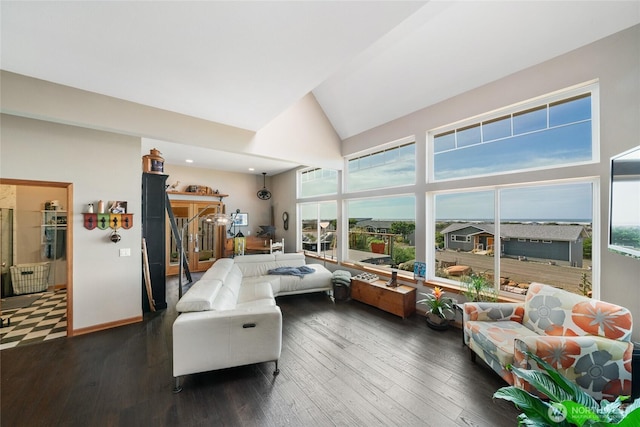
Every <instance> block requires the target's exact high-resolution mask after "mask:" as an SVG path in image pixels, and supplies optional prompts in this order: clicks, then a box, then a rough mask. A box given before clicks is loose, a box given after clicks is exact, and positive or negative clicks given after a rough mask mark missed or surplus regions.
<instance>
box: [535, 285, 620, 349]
mask: <svg viewBox="0 0 640 427" xmlns="http://www.w3.org/2000/svg"><path fill="white" fill-rule="evenodd" d="M632 323H633V322H632V320H631V313H630V312H629V310H627V309H626V308H624V307H621V306H618V305H615V304H610V303H607V302H604V301H597V300H594V299H592V298H588V297H585V296H582V295H577V294H574V293H571V292H567V291H564V290H562V289H558V288H554V287H553V286H548V285H544V284H541V283H532V284H531V285H530V286H529V291H528V292H527V298H526V300H525V315H524V319H523V324H524V325H525V326H526V327H527V328H529V329H531V330H532V331H534V332H537V333H538V334H540V335H554V336H555V335H574V336H584V335H597V336H601V337H606V338H611V339H614V340H622V341H629V340H630V339H631V328H632Z"/></svg>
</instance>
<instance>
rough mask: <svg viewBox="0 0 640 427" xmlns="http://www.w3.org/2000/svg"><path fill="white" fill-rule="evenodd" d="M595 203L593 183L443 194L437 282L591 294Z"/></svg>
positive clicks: (438, 214)
mask: <svg viewBox="0 0 640 427" xmlns="http://www.w3.org/2000/svg"><path fill="white" fill-rule="evenodd" d="M593 200H594V185H593V183H592V182H591V181H583V182H568V183H554V184H550V185H530V186H518V187H512V186H511V187H505V188H501V187H496V188H494V189H491V190H488V191H480V192H459V193H453V194H438V195H436V196H435V211H436V224H435V234H436V242H437V246H438V249H437V251H436V259H435V262H434V263H433V268H434V269H435V271H436V275H437V276H439V277H440V278H442V279H445V280H448V281H454V282H455V281H460V280H464V279H465V276H470V275H481V276H484V277H485V278H487V279H489V280H490V281H492V282H493V283H494V284H495V286H496V289H500V290H501V291H503V292H506V293H511V294H521V295H524V294H525V293H526V290H527V288H528V286H529V284H530V283H531V282H534V281H535V282H543V283H546V284H550V285H553V286H556V287H558V288H562V289H566V290H569V291H571V292H575V293H584V294H588V293H589V291H591V283H592V282H591V279H592V276H591V272H592V268H591V267H592V262H591V261H592V260H591V249H592V246H591V236H592V232H593V219H592V218H593V211H594V204H593ZM494 206H497V208H498V209H497V213H498V215H495V214H494ZM496 224H499V226H496Z"/></svg>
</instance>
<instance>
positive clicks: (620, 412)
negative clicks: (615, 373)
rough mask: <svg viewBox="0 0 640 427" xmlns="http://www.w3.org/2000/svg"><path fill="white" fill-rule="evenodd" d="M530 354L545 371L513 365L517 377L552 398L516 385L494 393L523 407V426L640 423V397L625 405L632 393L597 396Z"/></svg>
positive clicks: (623, 425) (624, 425)
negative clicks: (612, 396) (538, 394)
mask: <svg viewBox="0 0 640 427" xmlns="http://www.w3.org/2000/svg"><path fill="white" fill-rule="evenodd" d="M527 356H528V357H529V358H530V359H532V360H534V361H535V362H536V363H537V364H538V366H540V367H541V368H542V369H543V370H544V371H538V370H528V369H520V368H517V367H515V366H509V369H510V370H511V371H512V372H513V374H514V375H516V376H517V377H519V378H521V379H523V380H525V381H526V382H528V383H529V384H530V385H531V386H532V387H534V388H536V389H537V390H538V391H539V392H540V393H542V394H543V395H544V396H546V397H548V400H546V399H542V398H540V397H538V396H536V395H533V394H531V393H529V392H528V391H526V390H523V389H520V388H517V387H515V386H508V387H502V388H501V389H499V390H498V391H496V392H495V393H494V394H493V397H495V398H498V399H504V400H508V401H510V402H512V403H513V404H514V405H516V407H517V408H519V409H520V410H522V411H523V413H522V414H520V415H519V416H518V425H521V426H536V427H547V426H560V427H565V426H567V427H569V426H578V427H582V426H594V427H595V426H598V427H609V426H619V427H635V426H640V399H636V400H635V401H634V402H633V403H631V404H630V405H627V406H626V407H624V402H625V400H627V399H628V396H619V397H617V398H616V400H614V401H613V402H609V401H607V400H602V401H601V402H600V403H598V402H597V401H596V400H595V399H594V398H593V397H591V396H590V395H589V394H587V393H586V392H585V391H584V390H582V389H581V388H580V387H578V386H577V385H576V384H575V383H573V382H571V381H569V380H568V379H567V378H565V377H564V376H563V375H562V374H560V373H559V372H558V371H557V370H555V369H554V368H553V367H552V366H551V365H549V364H548V363H547V362H545V361H544V360H543V359H541V358H540V357H538V356H536V355H535V354H533V353H530V352H527Z"/></svg>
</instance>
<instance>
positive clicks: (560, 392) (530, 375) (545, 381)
mask: <svg viewBox="0 0 640 427" xmlns="http://www.w3.org/2000/svg"><path fill="white" fill-rule="evenodd" d="M511 371H512V372H513V373H514V375H516V376H518V377H519V378H522V379H523V380H525V381H526V382H528V383H529V384H531V386H533V387H535V388H536V389H537V390H538V391H540V392H541V393H543V394H544V395H545V396H547V397H548V398H549V399H551V400H552V401H554V402H562V401H563V400H571V399H573V395H572V394H571V393H568V392H567V391H566V390H565V389H563V388H562V387H560V386H558V384H556V382H555V381H554V380H553V378H552V377H551V376H550V375H549V374H548V373H547V372H543V371H537V370H533V369H520V368H516V367H515V366H512V367H511Z"/></svg>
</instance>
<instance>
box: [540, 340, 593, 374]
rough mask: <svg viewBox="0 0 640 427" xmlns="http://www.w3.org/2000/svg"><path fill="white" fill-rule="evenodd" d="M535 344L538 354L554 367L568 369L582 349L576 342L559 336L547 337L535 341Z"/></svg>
mask: <svg viewBox="0 0 640 427" xmlns="http://www.w3.org/2000/svg"><path fill="white" fill-rule="evenodd" d="M536 344H537V346H538V351H537V352H536V353H537V354H538V356H540V357H541V358H543V359H544V360H545V361H546V362H547V363H549V364H550V365H551V366H553V367H554V368H556V369H560V367H562V369H565V370H566V369H569V368H570V367H571V366H573V365H574V364H575V361H576V358H577V356H579V355H580V352H581V351H582V349H581V348H580V346H579V345H578V344H577V343H576V342H574V341H571V340H564V339H562V338H559V337H553V338H552V337H547V338H546V339H545V340H538V341H536Z"/></svg>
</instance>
